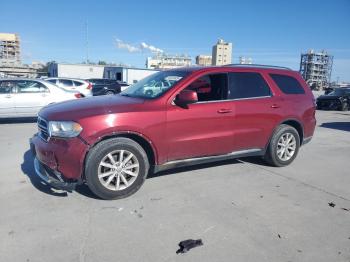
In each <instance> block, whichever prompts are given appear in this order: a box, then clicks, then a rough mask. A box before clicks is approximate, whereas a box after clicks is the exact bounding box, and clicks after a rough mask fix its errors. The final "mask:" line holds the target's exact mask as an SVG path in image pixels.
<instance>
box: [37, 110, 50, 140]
mask: <svg viewBox="0 0 350 262" xmlns="http://www.w3.org/2000/svg"><path fill="white" fill-rule="evenodd" d="M38 130H39V136H40V137H41V138H42V139H43V140H45V141H48V140H49V138H50V134H49V126H48V122H47V121H46V120H45V119H44V118H42V117H40V116H39V117H38Z"/></svg>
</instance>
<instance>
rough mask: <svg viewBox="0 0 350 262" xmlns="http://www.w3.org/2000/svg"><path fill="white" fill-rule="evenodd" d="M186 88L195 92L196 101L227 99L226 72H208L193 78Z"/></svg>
mask: <svg viewBox="0 0 350 262" xmlns="http://www.w3.org/2000/svg"><path fill="white" fill-rule="evenodd" d="M186 90H192V91H195V92H197V96H198V102H207V101H219V100H225V99H227V74H210V75H205V76H202V77H200V78H197V79H196V80H194V81H193V82H192V83H191V84H190V85H189V86H187V87H186Z"/></svg>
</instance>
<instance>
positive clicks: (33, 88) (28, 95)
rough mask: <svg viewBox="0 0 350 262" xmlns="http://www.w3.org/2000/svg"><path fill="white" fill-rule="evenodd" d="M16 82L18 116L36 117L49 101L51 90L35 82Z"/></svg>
mask: <svg viewBox="0 0 350 262" xmlns="http://www.w3.org/2000/svg"><path fill="white" fill-rule="evenodd" d="M16 82H17V83H16V94H15V95H14V96H15V106H16V112H17V114H18V116H36V114H37V113H38V112H39V110H40V109H41V108H42V107H43V106H45V105H46V104H47V101H48V100H49V95H50V91H49V89H48V88H47V87H46V86H45V85H44V84H42V83H41V82H38V81H35V80H24V81H22V80H21V81H16Z"/></svg>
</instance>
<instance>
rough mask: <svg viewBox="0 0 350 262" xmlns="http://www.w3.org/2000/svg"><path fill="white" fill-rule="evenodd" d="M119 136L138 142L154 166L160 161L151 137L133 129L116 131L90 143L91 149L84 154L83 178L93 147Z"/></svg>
mask: <svg viewBox="0 0 350 262" xmlns="http://www.w3.org/2000/svg"><path fill="white" fill-rule="evenodd" d="M117 137H124V138H129V139H131V140H133V141H135V142H137V143H138V144H139V145H140V146H141V147H142V148H143V149H144V150H145V152H146V154H147V157H148V161H149V163H150V165H151V166H153V165H156V164H157V163H158V161H157V159H158V158H157V156H158V155H157V151H156V149H155V147H154V146H153V143H152V141H151V140H150V139H148V138H147V137H145V136H144V135H142V134H140V133H136V132H132V131H122V132H116V133H112V134H108V135H105V136H102V137H100V139H98V140H97V141H95V143H93V144H92V145H90V147H89V150H87V152H86V153H85V156H84V161H83V167H84V170H83V171H82V178H83V179H85V165H86V159H87V156H88V154H89V152H90V151H91V149H93V148H94V147H95V146H96V145H98V144H99V143H101V142H102V141H105V140H108V139H111V138H117Z"/></svg>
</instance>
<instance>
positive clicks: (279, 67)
mask: <svg viewBox="0 0 350 262" xmlns="http://www.w3.org/2000/svg"><path fill="white" fill-rule="evenodd" d="M224 66H233V67H235V66H237V67H260V68H276V69H286V70H292V69H290V68H289V67H284V66H272V65H260V64H228V65H224Z"/></svg>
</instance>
